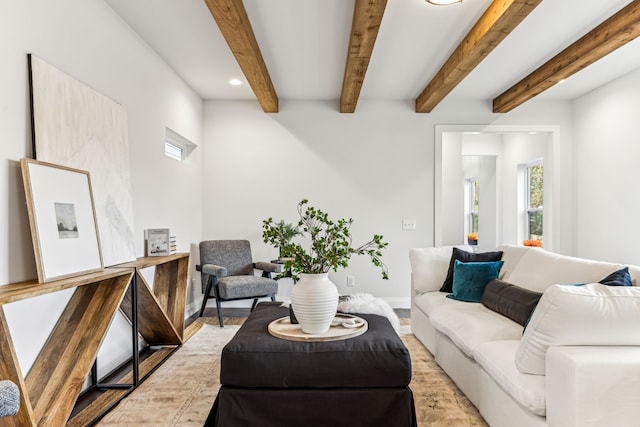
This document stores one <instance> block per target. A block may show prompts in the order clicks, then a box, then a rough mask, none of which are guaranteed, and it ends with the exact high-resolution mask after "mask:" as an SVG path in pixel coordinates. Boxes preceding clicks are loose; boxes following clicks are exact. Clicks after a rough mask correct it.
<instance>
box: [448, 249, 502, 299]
mask: <svg viewBox="0 0 640 427" xmlns="http://www.w3.org/2000/svg"><path fill="white" fill-rule="evenodd" d="M500 259H502V251H496V252H481V253H474V252H467V251H463V250H461V249H458V248H453V250H452V252H451V260H450V261H449V270H447V276H446V278H445V279H444V282H443V283H442V287H441V288H440V292H453V274H454V268H455V263H456V260H458V261H461V262H491V261H500Z"/></svg>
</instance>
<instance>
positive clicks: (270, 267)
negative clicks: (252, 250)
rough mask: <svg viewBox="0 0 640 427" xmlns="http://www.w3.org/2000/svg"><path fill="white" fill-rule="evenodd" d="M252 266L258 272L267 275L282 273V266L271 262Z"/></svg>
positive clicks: (255, 263)
mask: <svg viewBox="0 0 640 427" xmlns="http://www.w3.org/2000/svg"><path fill="white" fill-rule="evenodd" d="M253 266H254V267H255V268H257V269H258V270H262V271H266V272H267V273H282V268H283V264H276V263H273V262H261V261H259V262H254V263H253Z"/></svg>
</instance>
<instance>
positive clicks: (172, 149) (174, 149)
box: [164, 141, 182, 160]
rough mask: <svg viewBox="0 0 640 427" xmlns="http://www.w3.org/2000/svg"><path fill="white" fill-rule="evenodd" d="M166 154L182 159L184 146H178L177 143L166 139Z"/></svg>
mask: <svg viewBox="0 0 640 427" xmlns="http://www.w3.org/2000/svg"><path fill="white" fill-rule="evenodd" d="M164 155H165V156H167V157H171V158H172V159H176V160H182V147H178V146H177V145H174V144H172V143H170V142H169V141H165V142H164Z"/></svg>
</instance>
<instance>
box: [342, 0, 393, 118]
mask: <svg viewBox="0 0 640 427" xmlns="http://www.w3.org/2000/svg"><path fill="white" fill-rule="evenodd" d="M386 5H387V0H356V2H355V7H354V10H353V22H352V24H351V37H350V39H349V50H348V54H347V63H346V66H345V70H344V78H343V80H342V93H341V95H340V112H341V113H353V112H354V111H355V110H356V104H357V103H358V98H359V97H360V89H361V88H362V83H363V82H364V76H365V75H366V73H367V68H368V67H369V60H370V59H371V52H372V51H373V46H374V44H375V42H376V38H377V37H378V30H379V29H380V22H381V21H382V15H383V14H384V9H385V7H386Z"/></svg>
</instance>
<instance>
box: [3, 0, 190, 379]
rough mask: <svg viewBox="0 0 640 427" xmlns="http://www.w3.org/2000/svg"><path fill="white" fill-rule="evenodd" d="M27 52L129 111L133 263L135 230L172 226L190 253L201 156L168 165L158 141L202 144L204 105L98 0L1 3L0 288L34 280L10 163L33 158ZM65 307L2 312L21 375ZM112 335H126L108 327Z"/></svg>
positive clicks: (14, 166)
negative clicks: (167, 137) (169, 135)
mask: <svg viewBox="0 0 640 427" xmlns="http://www.w3.org/2000/svg"><path fill="white" fill-rule="evenodd" d="M27 53H33V54H35V55H37V56H39V57H40V58H42V59H43V60H45V61H47V62H48V63H50V64H51V65H53V66H55V67H57V68H59V69H60V70H62V71H63V72H65V73H67V74H69V75H71V76H72V77H74V78H76V79H78V80H79V81H81V82H83V83H84V84H86V85H88V86H90V87H92V88H94V89H95V90H97V91H99V92H101V93H102V94H104V95H106V96H108V97H110V98H111V99H113V100H115V101H116V102H118V103H121V104H122V105H123V106H124V107H125V109H126V110H127V114H128V123H129V144H130V160H131V174H132V186H133V201H134V221H135V233H136V237H138V239H137V240H136V251H137V255H138V256H142V255H143V230H144V229H145V228H150V227H170V228H171V229H172V231H174V232H175V234H176V235H177V237H178V250H179V251H181V252H184V251H189V250H190V248H191V244H192V243H194V242H198V241H199V240H200V235H201V227H202V202H201V194H202V193H201V188H202V186H201V180H200V178H201V151H202V150H201V149H196V150H195V151H194V152H193V153H192V154H191V156H190V157H189V158H188V159H187V161H185V162H183V163H179V162H177V161H175V160H171V159H169V158H166V157H165V156H164V151H163V150H164V133H165V126H169V127H170V128H172V129H173V130H175V131H176V132H178V133H180V134H182V135H183V136H185V137H186V138H188V139H190V140H192V141H193V142H195V143H197V144H200V142H201V139H202V136H201V132H202V100H201V99H200V98H199V97H198V96H197V95H196V94H195V93H194V92H193V90H191V89H190V88H189V87H188V86H187V85H186V84H185V83H184V82H183V81H182V80H181V79H180V78H179V77H178V76H177V75H176V74H175V73H174V72H173V71H172V70H171V69H170V68H169V67H168V66H167V65H166V64H165V63H164V62H162V60H160V59H159V57H158V56H157V55H156V54H155V53H154V52H153V51H151V49H150V48H149V47H148V46H147V45H145V44H144V43H143V42H142V41H141V40H140V38H139V37H138V36H137V35H136V34H134V33H133V32H132V30H131V29H130V28H129V27H128V26H127V25H126V24H125V23H124V22H123V21H122V20H121V19H120V18H119V17H118V16H117V15H116V14H115V13H114V12H113V11H112V10H111V9H110V8H109V6H107V5H106V3H104V2H103V1H102V0H57V1H55V2H52V1H48V0H21V1H2V2H0V58H2V67H1V74H0V129H2V143H1V144H0V153H1V154H0V155H1V157H2V160H3V161H2V162H1V163H0V176H1V177H2V179H1V181H0V183H1V184H2V186H1V187H0V198H1V199H2V200H3V202H2V203H1V204H2V206H4V207H5V208H4V209H1V210H0V284H7V283H13V282H17V281H22V280H28V279H33V278H35V277H36V270H35V261H34V255H33V248H32V246H31V237H30V231H29V223H28V218H27V212H26V208H25V199H24V191H23V188H22V180H21V174H20V168H19V164H18V162H19V159H20V158H22V157H30V156H31V154H32V153H31V134H30V121H29V115H30V111H29V104H28V84H27V81H28V80H27V79H28V73H27ZM190 271H193V270H192V269H191V270H190ZM190 294H191V297H190V299H193V298H194V294H193V291H192V290H190ZM198 297H199V295H198ZM67 298H68V296H67V295H64V294H63V293H61V294H60V295H58V294H54V295H50V296H47V297H39V298H35V299H33V300H28V301H25V302H19V303H13V304H9V305H7V306H5V309H6V312H7V318H8V321H9V324H10V327H11V331H12V335H13V338H14V341H15V342H16V350H17V352H18V357H19V359H20V363H21V365H22V368H23V370H24V371H26V370H28V369H29V367H30V365H31V363H32V361H33V359H34V358H35V355H36V354H37V352H38V349H39V345H40V344H41V343H42V342H43V340H44V339H45V338H46V335H47V334H48V331H49V330H50V329H51V327H52V326H53V322H55V319H56V315H55V314H54V313H55V312H56V311H59V310H60V309H61V307H62V306H63V304H64V303H65V301H66V299H67ZM114 327H115V328H117V329H118V328H120V329H123V330H124V329H126V328H127V327H128V326H127V325H126V322H124V324H123V322H122V321H116V322H114ZM120 332H122V331H120ZM129 334H130V333H129ZM111 335H114V334H111ZM129 336H130V335H128V336H126V337H123V336H122V335H121V334H120V335H118V334H117V333H116V334H115V335H114V336H111V337H110V340H112V341H113V342H114V343H115V344H114V345H116V346H117V345H119V344H118V341H122V342H123V343H124V345H129V346H130V338H129ZM105 345H106V343H105ZM114 352H117V351H115V350H114Z"/></svg>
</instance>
